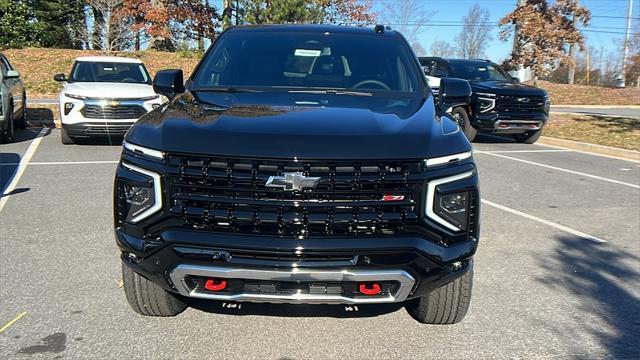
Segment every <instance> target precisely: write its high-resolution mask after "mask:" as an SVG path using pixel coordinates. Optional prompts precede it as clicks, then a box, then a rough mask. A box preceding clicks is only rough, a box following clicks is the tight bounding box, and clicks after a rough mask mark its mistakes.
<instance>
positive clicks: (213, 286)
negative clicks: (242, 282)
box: [204, 278, 227, 291]
mask: <svg viewBox="0 0 640 360" xmlns="http://www.w3.org/2000/svg"><path fill="white" fill-rule="evenodd" d="M226 287H227V280H224V279H216V278H210V279H208V280H207V281H205V282H204V288H205V289H207V290H209V291H220V290H224V288H226Z"/></svg>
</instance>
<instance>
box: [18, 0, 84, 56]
mask: <svg viewBox="0 0 640 360" xmlns="http://www.w3.org/2000/svg"><path fill="white" fill-rule="evenodd" d="M30 2H31V7H32V9H33V12H34V15H35V19H36V24H35V25H36V27H37V29H38V30H37V33H38V42H39V43H40V45H41V46H43V47H57V48H75V49H79V48H81V47H82V45H83V39H81V38H80V37H78V36H77V35H76V31H75V29H77V28H78V27H79V26H84V20H85V13H84V7H85V1H84V0H31V1H30Z"/></svg>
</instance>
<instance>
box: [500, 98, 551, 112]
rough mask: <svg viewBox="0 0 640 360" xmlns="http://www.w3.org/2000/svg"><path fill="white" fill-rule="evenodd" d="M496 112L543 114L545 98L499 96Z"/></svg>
mask: <svg viewBox="0 0 640 360" xmlns="http://www.w3.org/2000/svg"><path fill="white" fill-rule="evenodd" d="M496 110H497V111H499V112H505V113H509V112H514V113H515V112H517V113H522V112H542V111H544V98H543V97H542V96H512V95H499V96H498V98H497V99H496Z"/></svg>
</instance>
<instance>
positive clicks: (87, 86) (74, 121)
mask: <svg viewBox="0 0 640 360" xmlns="http://www.w3.org/2000/svg"><path fill="white" fill-rule="evenodd" d="M53 79H54V80H56V81H61V82H64V86H63V87H62V91H61V92H60V95H59V96H58V102H59V105H60V120H61V123H62V143H63V144H72V143H74V140H75V139H79V138H89V137H98V136H107V137H111V136H119V137H121V136H123V135H124V134H125V133H126V132H127V130H129V128H130V127H131V125H133V123H135V122H136V120H138V119H139V118H140V117H141V116H142V115H144V114H146V113H147V112H148V111H151V110H153V109H154V108H156V107H158V106H160V105H161V104H162V103H163V97H161V96H160V95H158V94H156V93H155V92H154V91H153V87H152V86H151V78H150V76H149V72H147V69H146V68H145V67H144V64H143V63H142V61H140V60H138V59H130V58H124V57H113V56H86V57H79V58H77V59H76V61H75V63H74V64H73V68H72V69H71V75H70V76H69V77H68V78H67V77H66V76H65V74H57V75H55V76H54V77H53Z"/></svg>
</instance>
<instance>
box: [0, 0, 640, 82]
mask: <svg viewBox="0 0 640 360" xmlns="http://www.w3.org/2000/svg"><path fill="white" fill-rule="evenodd" d="M436 14H437V11H433V10H432V7H430V4H429V3H428V2H426V1H420V0H402V1H398V0H383V1H382V2H380V3H379V6H378V7H377V8H376V9H374V7H373V0H223V1H222V6H221V7H217V6H215V5H213V4H212V3H211V2H210V1H209V0H0V47H8V48H11V47H25V46H41V47H56V48H72V49H94V50H101V51H103V52H106V53H109V52H112V51H126V50H140V49H146V48H151V49H156V50H162V51H175V50H177V49H182V48H185V47H188V48H191V47H196V48H197V49H198V50H200V51H203V50H204V47H205V43H206V42H207V41H213V40H214V39H215V38H216V36H217V35H219V34H220V32H222V31H223V30H224V29H225V28H226V27H228V26H230V25H233V24H269V23H325V24H348V25H358V24H362V25H371V24H374V23H376V22H380V23H383V24H388V25H391V27H392V28H393V29H394V30H398V31H400V32H401V33H402V34H403V35H404V36H405V38H406V39H407V41H408V42H409V44H411V46H412V47H413V49H414V51H415V52H416V54H417V55H418V56H424V55H427V54H428V55H431V56H442V57H462V58H483V57H485V56H486V55H485V51H486V49H487V46H488V45H489V43H490V41H491V40H493V38H492V32H493V31H494V30H495V29H496V28H498V29H499V32H498V36H499V38H500V39H501V40H502V41H505V42H508V41H511V42H513V47H512V51H511V53H510V54H509V56H508V58H507V59H506V60H505V61H504V62H503V65H504V66H505V67H507V68H508V69H515V68H519V67H525V68H529V69H531V70H532V71H533V73H534V74H535V77H534V79H535V78H537V77H547V76H548V78H549V79H553V78H555V77H557V76H558V74H559V73H562V72H563V71H564V72H565V73H566V70H567V69H571V71H572V72H573V73H575V71H576V70H580V69H576V66H577V65H579V64H576V56H574V54H573V52H574V51H575V50H574V51H571V49H577V50H578V51H579V52H583V51H585V49H586V47H585V39H584V36H583V33H582V32H581V31H580V30H579V27H582V28H584V27H587V26H589V22H590V20H591V13H590V11H589V10H588V9H587V8H586V7H584V6H580V5H579V4H578V0H555V1H552V0H518V2H517V6H516V8H515V9H514V10H513V11H511V12H509V13H508V14H507V15H505V16H504V17H503V18H502V19H500V20H499V21H498V22H491V21H490V14H489V11H488V10H487V9H485V8H482V7H481V6H480V5H478V4H475V5H473V6H472V7H471V8H470V9H469V11H468V13H467V14H466V15H465V16H463V17H462V18H461V19H460V21H459V22H455V23H447V22H445V21H439V20H438V19H437V17H436V18H435V19H434V16H435V15H436ZM438 26H455V27H460V32H459V33H458V35H457V36H456V37H455V39H454V41H453V43H449V42H446V41H443V40H438V39H434V41H433V43H432V45H431V47H430V49H429V51H428V52H427V51H426V50H425V49H424V48H423V46H422V45H421V44H420V41H419V38H420V37H421V36H422V34H423V33H425V31H427V30H428V29H429V28H430V27H438ZM637 38H638V35H637V34H636V36H635V37H634V39H637ZM636 43H637V41H636ZM632 45H633V44H632ZM639 59H640V56H639V52H638V46H637V45H636V46H632V52H631V54H630V56H629V58H628V59H627V73H626V77H627V79H628V80H627V82H628V83H633V82H635V81H637V78H638V76H639V75H640V73H639V71H640V70H639V69H640V65H639V64H638V61H639ZM615 62H616V60H612V61H609V63H615ZM617 62H618V63H620V64H621V63H622V59H621V58H619V57H618V59H617ZM578 67H579V66H578ZM613 68H614V66H610V68H609V69H607V70H606V71H607V72H608V74H609V75H608V77H610V78H612V77H613V78H615V77H616V76H618V77H619V76H620V70H617V71H616V70H615V69H613ZM619 68H620V69H621V68H622V67H621V66H620V67H619ZM559 70H560V71H559ZM585 71H586V73H589V71H590V69H587V70H585ZM579 72H580V71H579ZM600 72H603V70H600ZM600 77H602V75H600Z"/></svg>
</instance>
